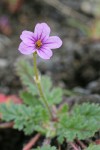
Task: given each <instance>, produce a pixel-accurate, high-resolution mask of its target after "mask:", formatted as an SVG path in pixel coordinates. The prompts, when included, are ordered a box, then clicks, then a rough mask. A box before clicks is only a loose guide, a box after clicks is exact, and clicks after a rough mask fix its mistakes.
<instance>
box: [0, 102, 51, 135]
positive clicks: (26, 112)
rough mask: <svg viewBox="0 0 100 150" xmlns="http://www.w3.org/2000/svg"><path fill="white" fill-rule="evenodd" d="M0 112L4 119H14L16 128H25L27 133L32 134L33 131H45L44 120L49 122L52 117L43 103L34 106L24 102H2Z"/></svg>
mask: <svg viewBox="0 0 100 150" xmlns="http://www.w3.org/2000/svg"><path fill="white" fill-rule="evenodd" d="M0 113H1V114H2V120H4V121H7V122H8V121H14V128H15V129H18V130H23V131H24V132H25V134H31V133H32V132H33V131H37V132H38V131H39V132H42V133H45V128H44V126H43V125H44V122H45V123H47V122H48V121H49V119H50V118H49V115H48V113H47V111H46V110H45V109H44V108H43V107H42V106H41V105H39V106H35V107H34V108H33V107H31V106H26V105H24V104H20V105H15V104H13V103H9V104H1V105H0Z"/></svg>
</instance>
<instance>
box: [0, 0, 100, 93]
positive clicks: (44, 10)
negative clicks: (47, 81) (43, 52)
mask: <svg viewBox="0 0 100 150" xmlns="http://www.w3.org/2000/svg"><path fill="white" fill-rule="evenodd" d="M38 22H46V23H47V24H48V25H49V26H50V27H51V34H52V35H58V36H60V38H61V39H62V40H63V46H62V47H61V48H60V49H57V50H54V55H53V57H52V58H51V60H49V61H46V63H45V62H44V61H43V60H42V59H40V58H39V59H38V64H39V67H40V69H41V72H42V73H44V74H49V75H51V77H52V79H53V80H54V81H56V82H55V83H58V84H61V86H63V87H66V88H70V89H73V90H76V91H77V90H78V91H80V92H83V93H84V92H86V94H87V93H98V94H100V80H99V76H100V0H88V1H87V0H0V92H1V93H5V94H11V93H17V92H18V91H19V89H20V88H21V84H20V81H19V79H18V77H17V76H16V74H15V70H14V65H15V63H16V61H18V59H19V58H21V57H24V56H22V55H21V54H20V53H19V51H18V46H19V43H20V38H19V36H20V34H21V32H22V31H23V30H31V31H33V30H34V26H35V25H36V23H38ZM30 57H31V56H30ZM30 57H28V59H30Z"/></svg>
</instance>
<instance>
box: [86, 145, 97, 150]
mask: <svg viewBox="0 0 100 150" xmlns="http://www.w3.org/2000/svg"><path fill="white" fill-rule="evenodd" d="M85 150H100V145H90V146H89V147H88V148H86V149H85Z"/></svg>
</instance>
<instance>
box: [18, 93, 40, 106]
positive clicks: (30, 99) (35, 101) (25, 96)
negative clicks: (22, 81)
mask: <svg viewBox="0 0 100 150" xmlns="http://www.w3.org/2000/svg"><path fill="white" fill-rule="evenodd" d="M20 97H21V99H22V101H23V102H24V104H26V105H29V106H33V107H35V106H36V105H40V104H41V103H40V101H39V98H38V97H37V98H36V96H33V95H32V94H31V93H29V92H27V91H26V92H25V91H21V92H20Z"/></svg>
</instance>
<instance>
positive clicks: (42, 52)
mask: <svg viewBox="0 0 100 150" xmlns="http://www.w3.org/2000/svg"><path fill="white" fill-rule="evenodd" d="M37 54H38V55H39V56H40V57H41V58H43V59H50V57H51V56H52V51H51V50H50V49H49V48H48V47H42V48H41V49H39V50H37Z"/></svg>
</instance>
